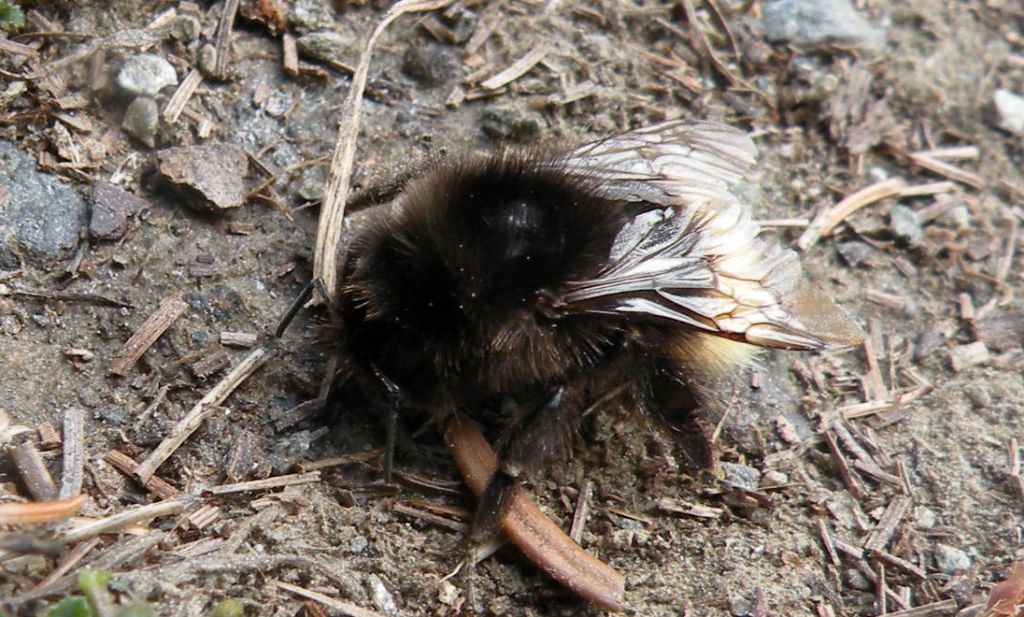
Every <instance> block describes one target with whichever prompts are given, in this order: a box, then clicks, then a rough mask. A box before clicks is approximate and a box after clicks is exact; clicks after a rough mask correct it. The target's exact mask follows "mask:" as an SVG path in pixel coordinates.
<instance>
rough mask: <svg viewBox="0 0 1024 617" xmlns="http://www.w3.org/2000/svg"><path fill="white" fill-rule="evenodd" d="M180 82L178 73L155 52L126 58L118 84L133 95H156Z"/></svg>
mask: <svg viewBox="0 0 1024 617" xmlns="http://www.w3.org/2000/svg"><path fill="white" fill-rule="evenodd" d="M177 84H178V75H177V73H175V72H174V67H173V66H171V63H170V62H168V61H167V60H164V59H163V58H161V57H160V56H157V55H155V54H138V55H135V56H132V57H130V58H128V59H127V60H125V62H124V64H123V65H122V66H121V70H120V71H119V72H118V73H117V86H118V88H120V89H121V90H122V91H123V92H125V93H126V94H130V95H132V96H156V95H157V93H158V92H160V91H161V90H163V89H164V88H166V87H167V86H175V85H177Z"/></svg>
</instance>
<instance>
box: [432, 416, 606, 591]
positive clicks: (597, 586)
mask: <svg viewBox="0 0 1024 617" xmlns="http://www.w3.org/2000/svg"><path fill="white" fill-rule="evenodd" d="M445 437H446V440H447V442H448V446H449V447H450V448H451V450H452V454H453V456H454V457H455V462H456V463H457V464H458V466H459V469H460V470H461V471H462V476H463V478H464V479H465V480H466V484H468V485H469V487H470V488H471V489H472V490H473V493H475V494H476V495H480V494H481V493H483V491H484V488H485V487H486V485H487V482H488V481H489V480H490V478H491V476H492V475H494V472H495V471H496V470H497V469H498V459H497V456H495V454H494V451H493V450H491V446H490V444H488V443H487V440H486V439H485V438H484V436H483V435H482V434H481V433H480V429H479V428H477V426H476V425H475V424H474V423H473V422H472V421H470V420H467V419H465V418H462V417H459V416H456V417H455V418H454V419H452V420H451V422H449V424H448V428H447V430H446V432H445ZM501 527H502V530H503V531H504V532H505V534H506V535H507V536H508V537H509V539H510V540H512V542H513V543H514V544H515V545H516V546H517V547H519V549H520V550H521V551H523V553H524V554H525V555H526V556H527V558H529V560H530V561H532V562H533V563H534V564H535V565H537V566H538V567H539V568H540V569H542V570H544V571H545V572H547V573H548V574H549V575H550V576H551V577H552V578H554V579H555V580H557V581H558V582H559V583H561V584H562V585H564V586H565V587H566V588H568V589H569V590H571V591H572V592H573V593H575V594H576V595H578V596H580V597H581V598H584V599H586V600H588V601H590V602H593V603H594V604H596V605H598V606H600V607H601V608H603V609H605V610H608V611H621V610H623V608H622V596H623V594H624V593H625V579H624V578H623V577H622V575H621V574H619V573H618V572H616V571H615V570H613V569H612V568H611V567H610V566H608V565H607V564H605V563H604V562H602V561H600V560H599V559H597V558H596V557H594V556H593V555H591V554H590V553H588V552H586V551H585V550H583V549H582V548H580V546H579V545H578V544H576V543H575V542H573V541H572V539H570V538H569V536H567V535H565V532H563V531H562V530H561V529H560V528H559V527H558V525H556V524H555V523H554V522H552V520H551V519H549V518H548V517H547V516H545V515H544V513H543V512H541V511H540V509H538V508H537V506H536V505H534V503H533V501H531V500H530V497H529V495H528V494H527V493H526V491H525V490H523V489H519V490H517V491H516V495H515V497H514V501H513V503H512V505H511V507H510V508H509V512H508V514H506V515H505V517H504V518H503V519H502V521H501Z"/></svg>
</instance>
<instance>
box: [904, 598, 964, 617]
mask: <svg viewBox="0 0 1024 617" xmlns="http://www.w3.org/2000/svg"><path fill="white" fill-rule="evenodd" d="M956 611H957V603H956V600H953V599H949V600H940V601H939V602H932V603H931V604H925V605H924V606H915V607H914V608H908V609H907V610H905V611H896V612H895V613H889V614H888V617H942V616H944V615H953V614H955V613H956Z"/></svg>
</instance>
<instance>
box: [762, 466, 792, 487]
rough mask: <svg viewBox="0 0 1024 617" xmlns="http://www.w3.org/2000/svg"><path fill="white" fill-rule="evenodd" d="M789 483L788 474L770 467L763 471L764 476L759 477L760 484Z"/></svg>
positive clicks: (779, 484) (775, 484)
mask: <svg viewBox="0 0 1024 617" xmlns="http://www.w3.org/2000/svg"><path fill="white" fill-rule="evenodd" d="M786 484H789V476H787V475H786V474H784V473H782V472H781V471H777V470H775V469H770V470H768V471H766V472H765V473H764V477H763V478H761V486H762V487H764V486H785V485H786Z"/></svg>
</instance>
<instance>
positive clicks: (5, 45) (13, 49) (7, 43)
mask: <svg viewBox="0 0 1024 617" xmlns="http://www.w3.org/2000/svg"><path fill="white" fill-rule="evenodd" d="M0 52H2V53H6V54H11V55H12V56H25V57H26V58H35V57H37V56H38V55H39V50H38V49H36V48H35V47H31V46H29V45H22V44H21V43H18V42H16V41H12V40H10V39H9V38H7V37H4V36H0Z"/></svg>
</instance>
